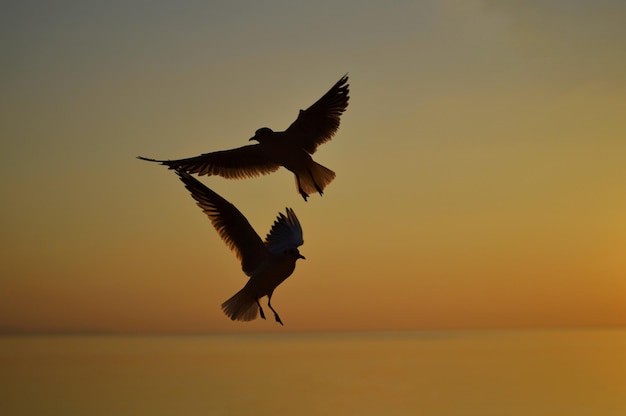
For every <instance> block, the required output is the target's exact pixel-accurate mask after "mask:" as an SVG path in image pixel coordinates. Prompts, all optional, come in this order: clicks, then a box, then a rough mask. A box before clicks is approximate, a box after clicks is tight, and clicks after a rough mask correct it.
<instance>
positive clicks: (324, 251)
mask: <svg viewBox="0 0 626 416" xmlns="http://www.w3.org/2000/svg"><path fill="white" fill-rule="evenodd" d="M415 3H418V4H414V5H408V4H390V3H389V2H380V3H379V4H374V5H368V6H365V5H362V4H361V3H360V2H341V3H340V4H336V3H335V2H332V3H331V2H328V3H327V4H326V5H323V4H320V3H317V2H316V3H315V5H313V4H304V5H302V4H298V5H290V6H285V5H278V4H276V3H271V2H270V3H264V5H262V6H261V5H257V4H256V3H254V2H250V3H246V6H245V7H244V5H243V3H238V4H236V5H230V4H227V5H222V6H219V7H216V6H209V5H201V4H194V3H189V4H188V3H186V2H176V4H173V3H172V4H169V3H167V2H162V3H161V2H153V3H152V4H151V6H150V7H149V8H145V7H141V8H140V7H138V6H133V5H121V4H108V3H106V4H101V3H99V2H94V4H89V3H85V2H78V3H76V4H73V3H72V2H65V3H63V4H57V5H55V6H52V5H49V3H46V2H41V4H39V5H38V6H33V5H32V3H29V4H28V5H26V4H14V5H11V6H7V7H6V8H5V9H6V10H5V11H3V13H2V16H0V27H2V28H3V29H2V31H3V36H1V37H0V44H1V47H2V51H3V56H4V57H5V59H4V61H5V63H4V64H3V65H2V67H0V74H1V75H0V80H1V81H0V82H1V84H0V85H1V88H2V93H1V94H0V106H1V108H2V111H1V112H0V118H2V121H1V123H0V135H1V137H2V142H1V145H0V146H1V150H2V155H4V156H5V158H4V159H5V160H4V163H3V164H2V165H1V166H0V169H1V170H2V174H1V175H0V197H1V200H2V216H0V226H1V229H2V233H0V330H5V331H6V330H114V331H118V330H119V331H247V330H254V331H259V330H281V331H285V330H286V331H289V330H310V329H320V330H335V329H345V330H360V329H419V328H429V329H430V328H485V327H519V326H580V325H584V326H590V325H591V326H593V325H624V324H626V279H625V277H626V256H625V255H624V253H625V252H626V193H625V192H624V189H626V163H625V160H626V159H625V155H626V140H624V138H625V137H626V134H625V133H626V118H625V117H624V108H626V84H625V82H624V80H625V78H624V73H626V56H625V55H624V53H623V51H624V50H625V49H626V45H625V44H626V29H625V28H626V21H625V20H626V6H624V5H621V3H619V2H609V1H600V2H593V4H590V3H589V2H585V1H582V0H581V1H565V0H561V1H554V2H549V5H546V4H545V3H544V2H530V3H529V2H525V3H526V4H525V5H520V4H519V2H515V1H498V2H495V1H464V0H463V1H461V0H459V1H427V2H415ZM533 3H535V4H533ZM329 10H330V11H329ZM346 72H348V73H349V75H350V85H351V94H350V95H351V101H350V105H349V107H348V111H347V112H346V113H345V114H344V116H343V117H342V124H341V127H340V130H339V132H338V134H337V135H336V136H335V138H334V139H333V140H332V141H331V142H330V143H327V144H325V145H323V146H321V147H320V149H319V151H318V152H317V153H316V155H315V159H316V160H317V161H318V162H320V163H321V164H323V165H325V166H327V167H329V168H331V169H333V170H334V171H335V172H336V173H337V178H336V179H335V181H334V182H333V183H332V184H331V185H330V186H329V187H328V188H327V190H326V193H325V195H324V197H319V196H317V195H314V196H312V197H311V198H310V199H309V202H307V203H305V202H304V201H302V199H301V198H300V197H299V195H298V194H297V193H296V191H295V187H294V184H293V176H292V174H291V173H289V172H287V171H285V170H281V171H279V172H278V173H275V174H273V175H270V176H266V177H261V178H257V179H250V180H246V181H229V180H226V179H223V178H219V177H210V178H203V179H202V181H203V182H204V183H205V184H207V186H209V187H211V188H212V189H214V190H215V191H216V192H218V193H220V194H221V195H222V196H224V197H225V198H226V199H228V200H229V201H231V202H232V203H233V204H235V205H236V206H237V207H238V208H239V209H240V210H241V211H242V212H243V214H244V215H245V216H246V217H247V218H248V220H249V221H250V223H251V224H252V225H253V226H254V227H255V229H256V230H257V232H258V233H259V234H261V235H265V234H266V233H267V231H268V230H269V228H270V226H271V224H272V222H273V220H274V218H275V216H276V215H277V214H278V212H279V211H284V208H285V207H286V206H290V207H292V208H293V209H294V210H295V212H296V213H297V215H298V217H299V218H300V221H301V223H302V226H303V228H304V240H305V244H304V245H303V246H302V247H301V252H302V253H303V254H304V255H305V256H306V258H307V260H305V261H302V262H299V264H298V267H297V269H296V272H295V273H294V275H292V277H291V278H289V279H288V280H287V281H286V282H285V283H284V284H283V285H281V286H280V287H279V288H278V289H277V291H276V292H275V294H274V297H273V299H272V300H273V302H272V304H273V306H274V307H275V308H276V309H277V310H278V311H280V314H281V317H282V318H283V321H284V322H285V327H284V328H281V327H279V326H278V325H276V324H275V323H274V322H273V321H271V320H269V321H261V320H257V321H254V322H251V323H240V322H231V321H230V320H228V319H227V318H226V317H225V316H224V315H223V314H222V312H221V311H220V309H219V305H220V304H221V302H223V301H224V300H226V299H227V298H229V297H230V296H231V295H232V294H234V293H235V292H236V291H237V290H239V289H240V288H241V287H242V286H243V284H244V283H245V276H244V275H243V273H242V272H241V270H240V266H239V263H238V262H237V260H236V258H235V257H234V255H232V253H230V252H229V251H228V249H227V248H226V246H225V245H224V244H223V242H222V241H221V240H220V239H219V237H218V235H217V233H216V232H215V231H214V229H213V228H212V227H211V224H210V223H209V221H208V220H207V219H206V217H205V216H204V215H203V214H202V212H201V211H200V210H199V209H198V208H197V207H196V206H195V204H194V203H193V201H192V199H191V197H190V196H189V194H188V193H187V191H186V190H185V189H184V188H183V186H182V185H181V184H180V182H179V181H178V180H177V178H176V177H175V175H174V174H173V173H172V172H169V171H167V169H165V168H162V167H160V166H156V165H152V164H148V163H145V162H141V161H138V160H136V159H135V156H137V155H144V156H149V157H157V158H180V157H188V156H193V155H196V154H199V153H204V152H209V151H215V150H222V149H227V148H232V147H238V146H242V145H245V144H248V142H247V139H248V138H249V137H251V136H252V135H253V133H254V131H255V130H256V129H257V128H259V127H263V126H268V127H271V128H273V129H274V130H283V129H284V128H286V127H287V126H288V125H289V124H290V123H291V122H292V121H293V120H294V119H295V117H296V116H297V114H298V110H299V109H301V108H306V107H307V106H309V105H310V104H312V103H313V102H314V101H315V100H316V99H317V98H319V97H320V96H321V94H323V93H324V92H325V91H326V90H327V89H328V88H330V86H331V85H332V84H333V83H334V82H336V81H337V80H338V79H339V78H340V77H341V76H342V75H343V74H344V73H346Z"/></svg>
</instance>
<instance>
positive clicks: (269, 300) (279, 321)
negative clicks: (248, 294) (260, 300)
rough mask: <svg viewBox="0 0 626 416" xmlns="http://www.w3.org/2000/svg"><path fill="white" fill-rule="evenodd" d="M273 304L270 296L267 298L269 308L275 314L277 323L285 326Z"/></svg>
mask: <svg viewBox="0 0 626 416" xmlns="http://www.w3.org/2000/svg"><path fill="white" fill-rule="evenodd" d="M271 302H272V296H271V295H270V296H268V297H267V306H269V307H270V309H271V310H272V312H274V319H276V322H278V323H279V324H281V325H284V324H283V321H281V320H280V316H278V313H277V312H276V311H275V310H274V308H272V303H271Z"/></svg>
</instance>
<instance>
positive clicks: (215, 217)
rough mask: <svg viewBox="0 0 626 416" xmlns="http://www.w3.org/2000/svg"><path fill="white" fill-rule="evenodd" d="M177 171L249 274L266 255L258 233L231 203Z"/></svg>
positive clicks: (187, 175) (245, 271) (192, 178)
mask: <svg viewBox="0 0 626 416" xmlns="http://www.w3.org/2000/svg"><path fill="white" fill-rule="evenodd" d="M176 173H177V174H178V176H179V177H180V180H181V181H182V182H183V183H184V184H185V188H187V189H188V190H189V192H191V196H192V197H193V198H194V199H195V200H196V202H197V203H198V206H199V207H200V208H202V211H204V213H205V214H206V215H207V216H208V217H209V219H210V220H211V223H212V224H213V227H215V229H216V230H217V233H218V234H219V235H220V237H222V240H224V242H225V243H226V245H227V246H228V247H229V248H230V249H231V250H232V251H233V252H234V253H235V255H236V256H237V258H238V259H239V260H240V261H241V267H242V269H243V271H244V273H246V274H247V275H248V276H250V275H251V273H252V272H253V271H254V270H255V269H256V268H257V267H258V266H259V265H260V264H261V263H263V262H264V261H265V260H266V258H267V255H268V251H267V248H266V246H265V244H264V242H263V241H262V240H261V237H259V235H258V234H257V233H256V232H255V231H254V229H253V228H252V226H251V225H250V223H249V222H248V220H247V219H246V217H244V216H243V214H242V213H241V212H240V211H239V210H238V209H237V208H236V207H235V206H234V205H233V204H231V203H230V202H228V201H227V200H225V199H224V198H222V197H221V196H220V195H218V194H217V193H215V192H214V191H212V190H211V189H209V188H207V187H206V186H205V185H204V184H203V183H202V182H200V181H198V180H197V179H196V178H194V177H193V176H191V175H189V174H188V173H185V172H180V171H177V172H176Z"/></svg>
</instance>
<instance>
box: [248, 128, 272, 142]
mask: <svg viewBox="0 0 626 416" xmlns="http://www.w3.org/2000/svg"><path fill="white" fill-rule="evenodd" d="M272 134H274V132H273V131H272V129H270V128H269V127H261V128H260V129H258V130H257V131H256V132H255V133H254V137H251V138H250V140H248V141H252V140H256V141H257V142H259V143H261V142H262V141H263V140H265V139H267V138H268V137H270V136H271V135H272Z"/></svg>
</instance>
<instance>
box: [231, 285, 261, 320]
mask: <svg viewBox="0 0 626 416" xmlns="http://www.w3.org/2000/svg"><path fill="white" fill-rule="evenodd" d="M222 310H223V311H224V313H225V314H226V315H227V316H228V317H229V318H230V319H232V320H233V321H252V320H253V319H256V317H257V314H258V312H259V306H258V305H257V302H256V299H255V297H254V293H252V292H251V291H249V290H248V289H246V288H245V287H244V288H243V289H241V290H240V291H239V292H237V293H235V295H234V296H233V297H231V298H230V299H228V300H227V301H226V302H224V303H222Z"/></svg>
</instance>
